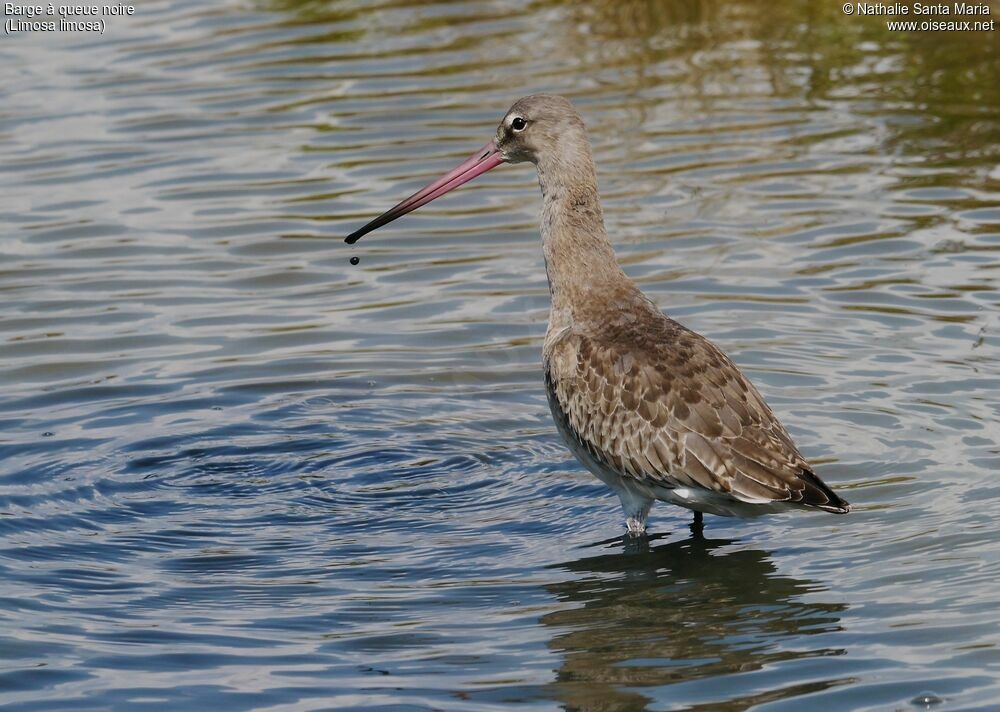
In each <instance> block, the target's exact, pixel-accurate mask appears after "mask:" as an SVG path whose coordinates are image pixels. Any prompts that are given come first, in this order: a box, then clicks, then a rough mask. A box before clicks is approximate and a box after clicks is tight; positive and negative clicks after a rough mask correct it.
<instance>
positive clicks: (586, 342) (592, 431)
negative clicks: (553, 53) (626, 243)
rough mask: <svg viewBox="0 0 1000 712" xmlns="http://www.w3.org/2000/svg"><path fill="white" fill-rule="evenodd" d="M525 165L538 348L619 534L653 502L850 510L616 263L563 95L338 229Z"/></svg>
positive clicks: (575, 445) (564, 423) (528, 100)
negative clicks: (535, 243) (543, 300)
mask: <svg viewBox="0 0 1000 712" xmlns="http://www.w3.org/2000/svg"><path fill="white" fill-rule="evenodd" d="M525 162H526V163H532V164H534V166H535V169H536V172H537V175H538V183H539V186H540V187H541V193H542V207H541V237H542V252H543V255H544V258H545V271H546V275H547V278H548V284H549V293H550V298H551V308H550V311H549V322H548V329H547V331H546V334H545V340H544V342H543V345H542V369H543V374H544V383H545V391H546V395H547V398H548V403H549V407H550V409H551V411H552V417H553V420H554V421H555V424H556V429H557V430H558V431H559V433H560V435H561V436H562V438H563V440H564V441H565V443H566V444H567V446H568V447H569V449H570V450H571V451H572V453H573V454H574V455H575V456H576V458H577V459H578V460H579V461H580V462H581V463H582V464H583V465H584V467H586V469H587V470H589V471H590V472H591V473H593V474H594V475H595V476H596V477H597V478H598V479H599V480H601V481H602V482H603V483H605V484H606V485H607V486H608V487H609V488H610V489H611V490H612V491H613V492H614V493H615V494H617V495H618V498H619V500H620V501H621V507H622V511H623V513H624V516H625V528H626V535H627V536H635V537H639V536H643V535H645V532H646V522H647V519H648V516H649V512H650V509H651V507H652V506H653V504H654V502H656V501H663V502H668V503H671V504H674V505H679V506H681V507H684V508H686V509H689V510H691V511H693V512H694V516H693V520H692V524H691V526H692V528H693V529H695V528H697V529H698V530H700V528H701V527H702V526H703V521H704V520H703V514H705V513H708V514H714V515H720V516H729V517H755V516H758V515H761V514H769V513H773V512H779V511H782V510H787V509H804V510H818V511H824V512H831V513H835V514H846V513H848V512H849V511H850V510H851V506H850V504H849V503H848V502H846V501H845V500H844V499H843V498H841V497H840V496H838V495H837V494H836V493H834V491H833V490H832V489H831V488H830V487H828V486H827V485H826V484H825V483H824V482H823V481H822V480H821V479H820V478H819V477H818V476H817V475H816V473H815V472H814V470H813V467H812V466H811V465H810V464H809V462H808V461H807V460H806V459H805V458H804V457H803V455H802V453H801V452H800V451H799V450H798V448H797V447H796V446H795V444H794V442H792V438H791V436H790V435H789V434H788V431H787V430H786V429H785V428H784V426H783V425H782V424H781V422H780V421H779V420H778V418H777V417H776V416H775V414H774V412H773V411H772V410H771V408H770V407H769V406H768V405H767V403H765V401H764V398H763V397H762V396H761V394H760V392H759V391H758V390H757V389H756V388H755V387H754V386H753V384H752V383H751V382H750V380H749V379H748V378H747V377H746V376H745V375H744V374H743V373H742V372H741V371H740V369H739V368H738V367H737V366H736V364H735V363H734V362H733V361H732V360H731V359H730V358H729V357H728V356H726V355H725V354H724V353H723V352H722V350H720V349H719V348H718V347H717V346H716V345H715V344H713V343H712V342H711V341H709V340H708V339H707V338H705V337H704V336H702V335H700V334H698V333H696V332H695V331H692V330H691V329H689V328H687V327H685V326H683V325H682V324H680V323H679V322H677V321H675V320H674V319H671V318H670V317H669V316H667V315H665V314H664V313H663V312H661V311H660V309H659V307H658V306H657V305H656V304H655V303H654V302H653V301H652V300H651V299H650V298H649V297H647V296H646V295H645V294H643V292H642V291H641V290H640V289H639V287H638V285H637V284H636V283H635V282H634V281H633V280H632V279H631V278H630V277H629V276H628V275H627V274H626V273H625V272H624V270H623V269H622V267H621V265H620V264H619V262H618V260H617V258H616V257H615V252H614V249H613V247H612V244H611V241H610V239H609V237H608V233H607V230H606V228H605V224H604V215H603V211H602V208H601V199H600V195H599V193H598V185H597V170H596V167H595V164H594V159H593V155H592V151H591V146H590V141H589V139H588V137H587V132H586V129H585V127H584V122H583V119H582V118H581V116H580V114H579V112H578V111H577V110H576V108H575V107H574V106H573V104H572V103H571V102H570V101H569V100H568V99H566V98H564V97H562V96H557V95H553V94H533V95H530V96H526V97H523V98H521V99H518V100H517V101H516V102H515V103H514V104H513V105H512V106H511V108H510V109H509V110H508V111H507V113H506V114H505V115H504V117H503V119H502V121H501V122H500V124H499V126H498V127H497V131H496V135H495V136H494V137H493V138H492V139H491V140H490V141H489V142H487V143H486V145H485V146H483V147H482V148H481V149H479V150H478V151H476V152H475V153H474V154H472V156H470V157H469V158H468V159H467V160H466V161H464V162H463V163H461V164H460V165H459V166H457V167H456V168H454V169H453V170H451V171H449V172H447V173H445V174H444V175H443V176H441V177H440V178H439V179H437V180H436V181H434V182H432V183H430V184H428V185H427V186H426V187H424V188H422V189H421V190H419V191H417V192H416V193H414V194H413V195H411V196H410V197H409V198H406V199H405V200H403V201H402V202H400V203H398V204H397V205H396V206H394V207H393V208H391V209H390V210H388V211H386V212H385V213H383V214H382V215H380V216H378V217H377V218H375V219H374V220H372V221H371V222H369V223H368V224H366V225H365V226H364V227H362V228H360V229H358V230H356V231H355V232H353V233H351V234H350V235H348V236H347V237H346V238H345V242H347V243H348V244H354V243H355V242H356V241H357V240H358V239H360V238H361V237H362V236H363V235H365V234H367V233H369V232H371V231H372V230H375V229H377V228H379V227H382V226H384V225H386V224H388V223H390V222H392V221H393V220H396V219H397V218H399V217H401V216H403V215H405V214H407V213H409V212H411V211H413V210H416V209H417V208H419V207H420V206H422V205H426V204H427V203H429V202H431V201H432V200H436V199H437V198H439V197H441V196H442V195H444V194H446V193H448V192H450V191H452V190H453V189H455V188H457V187H458V186H460V185H463V184H464V183H466V182H468V181H470V180H472V179H473V178H475V177H477V176H479V175H482V174H483V173H486V172H487V171H489V170H492V169H493V168H495V167H497V166H499V165H502V164H505V163H510V164H514V163H525Z"/></svg>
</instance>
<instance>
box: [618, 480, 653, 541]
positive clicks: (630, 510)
mask: <svg viewBox="0 0 1000 712" xmlns="http://www.w3.org/2000/svg"><path fill="white" fill-rule="evenodd" d="M618 498H619V499H621V501H622V511H623V512H625V527H626V528H627V529H628V535H629V536H642V535H643V534H645V533H646V517H648V516H649V510H650V508H651V507H652V506H653V499H652V497H647V496H645V495H643V494H641V493H639V492H633V491H632V490H630V489H627V488H622V489H621V490H619V491H618Z"/></svg>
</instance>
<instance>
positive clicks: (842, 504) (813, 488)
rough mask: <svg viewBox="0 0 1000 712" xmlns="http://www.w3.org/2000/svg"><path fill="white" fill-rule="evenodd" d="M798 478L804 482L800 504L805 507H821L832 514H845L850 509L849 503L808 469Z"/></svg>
mask: <svg viewBox="0 0 1000 712" xmlns="http://www.w3.org/2000/svg"><path fill="white" fill-rule="evenodd" d="M799 478H800V479H801V480H802V481H803V482H804V483H805V485H806V487H805V491H803V493H802V504H804V505H806V506H807V507H815V508H816V509H822V510H823V511H824V512H833V513H834V514H847V513H848V512H850V511H851V504H850V502H848V501H847V500H845V499H842V498H841V497H839V496H838V495H837V493H836V492H834V491H833V490H832V489H830V488H829V487H827V486H826V483H825V482H823V480H821V479H820V478H818V477H817V476H816V475H814V474H813V473H812V472H809V471H808V470H806V471H804V472H803V473H802V474H801V475H800V476H799Z"/></svg>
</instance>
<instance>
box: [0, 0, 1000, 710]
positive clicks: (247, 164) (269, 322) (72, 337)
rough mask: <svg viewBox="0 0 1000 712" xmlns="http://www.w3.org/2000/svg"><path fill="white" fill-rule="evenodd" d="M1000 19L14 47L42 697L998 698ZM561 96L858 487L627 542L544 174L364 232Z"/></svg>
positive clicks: (514, 27) (25, 612)
mask: <svg viewBox="0 0 1000 712" xmlns="http://www.w3.org/2000/svg"><path fill="white" fill-rule="evenodd" d="M827 6H828V7H827ZM994 12H995V13H996V12H1000V8H994ZM998 19H1000V18H998ZM998 38H1000V32H994V33H986V34H983V33H979V34H976V33H950V34H949V33H939V34H927V33H925V34H920V33H913V34H905V33H902V34H901V33H895V34H893V33H889V32H887V31H886V29H885V26H884V22H883V20H882V19H880V18H871V17H868V18H859V17H848V16H845V15H843V14H842V12H841V10H840V3H836V4H833V3H813V2H809V1H807V0H801V1H800V2H787V3H764V2H726V3H723V2H676V3H674V2H615V3H613V2H600V1H598V0H585V1H582V2H558V1H549V0H535V1H532V2H527V1H521V0H503V2H500V1H496V0H495V1H492V2H489V1H484V2H465V3H447V2H433V1H431V0H423V1H413V0H409V1H407V0H396V1H391V0H390V1H387V2H360V1H359V2H321V1H319V0H316V1H312V2H300V1H294V0H246V1H245V2H237V1H229V0H227V1H221V2H214V3H203V2H195V1H194V0H176V1H173V0H172V1H170V2H148V3H146V2H144V3H142V4H141V5H140V6H138V7H137V10H136V14H135V16H134V17H132V18H125V19H113V20H111V21H109V23H108V31H107V33H106V34H105V35H104V36H103V37H102V36H99V35H83V34H59V33H54V34H47V35H42V34H22V35H18V36H4V37H2V38H0V67H2V69H0V72H2V76H3V81H2V82H0V99H2V100H0V166H2V170H0V217H2V229H0V386H2V388H0V604H2V605H0V707H2V708H3V709H18V710H21V709H23V710H43V709H67V710H87V709H107V708H113V709H123V708H129V709H133V708H134V709H164V710H178V709H212V710H240V709H250V708H256V709H379V708H382V709H389V708H392V709H447V710H481V709H506V708H508V707H513V706H516V707H528V708H537V709H558V708H566V709H581V710H586V709H594V710H639V709H646V708H648V709H715V710H739V709H745V708H748V707H751V706H756V707H757V708H759V709H767V710H801V709H854V710H865V709H878V710H884V709H915V708H920V709H923V708H928V707H933V709H935V710H946V709H947V710H952V709H986V708H990V707H993V708H994V709H995V708H996V706H997V705H1000V677H998V675H1000V650H998V648H997V645H998V644H1000V624H998V618H1000V616H998V610H1000V585H998V582H1000V534H998V528H997V524H996V510H997V506H998V503H1000V484H998V482H997V479H996V475H997V471H998V470H1000V425H998V418H1000V360H998V355H1000V318H998V306H1000V269H998V264H1000V261H998V258H1000V167H998V161H1000V151H998V146H1000V118H998V117H1000V82H997V77H998V76H1000V52H998V48H1000V41H998ZM537 90H548V91H554V92H559V93H564V94H566V95H568V96H570V97H572V98H573V99H574V101H575V102H576V103H577V104H578V106H579V107H580V109H581V111H582V112H583V114H584V116H585V118H586V120H587V122H588V125H589V127H590V130H591V134H592V138H593V141H594V144H595V152H596V157H597V160H598V162H599V171H600V179H601V188H602V193H603V196H604V201H605V210H606V214H607V221H608V228H609V231H610V233H611V234H612V236H613V239H614V242H615V245H616V248H617V250H618V252H619V256H620V258H621V260H622V262H623V264H624V265H625V269H626V271H627V272H628V273H629V274H631V275H632V276H633V277H635V278H636V279H637V280H639V281H640V282H641V284H642V286H643V288H644V289H645V290H646V291H647V292H648V293H649V294H650V295H651V296H652V297H653V298H654V299H655V300H656V301H657V302H658V303H659V304H660V305H661V306H662V307H663V308H664V309H665V310H666V311H668V312H669V313H671V314H672V315H673V316H675V317H676V318H678V319H680V320H681V321H683V322H684V323H686V324H687V325H689V326H691V327H693V328H695V329H697V330H699V331H701V332H703V333H705V334H707V335H709V336H710V337H711V338H712V339H713V340H714V341H715V342H716V343H718V344H719V345H720V346H722V347H723V348H724V349H725V350H726V351H728V352H729V353H730V354H731V355H732V356H733V358H734V359H735V360H736V361H737V363H739V364H740V365H741V366H742V367H743V368H744V369H745V370H746V371H747V373H748V375H750V377H751V378H752V379H753V380H754V381H755V382H756V383H757V384H758V386H759V388H760V389H761V390H762V391H763V393H764V394H765V395H766V397H767V398H768V400H769V401H770V403H771V404H772V406H773V407H774V409H775V410H776V412H777V413H778V414H779V415H780V417H781V418H782V419H783V420H784V421H785V423H786V425H787V426H788V428H789V429H790V430H791V432H792V433H793V435H794V436H795V438H796V440H797V441H798V443H799V445H800V447H801V449H802V450H803V451H804V452H805V454H806V455H807V456H808V457H810V458H811V459H812V460H813V461H814V462H815V463H816V465H817V469H818V470H819V472H820V473H821V474H822V476H823V478H824V479H825V480H826V481H827V482H828V483H830V484H831V485H832V486H834V487H835V488H836V489H838V491H841V492H842V493H843V494H844V495H845V496H846V497H847V498H848V499H849V500H850V501H851V502H852V503H854V505H855V511H854V512H853V513H852V514H851V515H849V516H847V517H835V516H829V515H807V514H800V515H797V516H776V517H772V518H765V519H761V520H756V521H739V520H729V519H720V518H716V517H707V518H706V527H705V536H704V538H703V539H698V538H692V535H691V533H690V531H689V529H688V526H687V525H688V521H689V518H688V515H687V514H686V513H685V512H683V511H681V510H678V509H674V508H671V507H669V506H667V505H659V506H658V507H657V508H656V509H654V512H653V516H652V519H651V530H652V531H653V532H654V536H653V537H652V538H651V539H650V541H649V542H648V545H645V546H644V545H633V546H629V547H626V546H625V545H624V543H623V542H622V540H621V538H620V535H621V532H622V521H621V515H620V511H619V508H618V504H617V500H616V499H615V498H613V497H612V496H611V495H610V494H609V493H608V492H607V491H606V490H605V489H604V488H603V486H602V485H600V484H599V483H597V481H596V480H594V479H593V478H592V477H591V476H590V475H589V474H587V473H586V472H584V471H583V470H582V469H581V468H580V467H579V466H578V465H577V464H576V463H575V462H574V461H573V460H572V459H571V457H570V455H569V454H568V452H567V450H566V449H565V448H564V447H563V445H562V444H561V443H560V442H559V440H558V436H557V434H556V432H555V429H554V427H553V425H552V424H551V422H550V417H549V413H548V408H547V406H546V403H545V397H544V393H543V389H542V383H541V371H540V363H539V354H540V349H541V339H542V336H543V333H544V330H545V322H546V318H547V309H548V293H547V288H546V283H545V275H544V269H543V266H542V259H541V252H540V249H539V238H538V233H537V222H536V221H537V210H538V204H539V199H538V188H537V185H536V184H535V180H534V174H533V171H532V170H531V169H530V167H528V166H515V167H506V168H503V169H499V170H497V171H494V172H493V173H491V174H490V175H488V176H486V177H484V178H482V179H480V180H479V181H477V182H476V183H474V184H470V185H469V186H466V187H464V188H463V189H462V190H461V191H460V192H457V193H455V194H453V195H451V196H449V197H448V198H447V199H443V200H441V201H439V202H437V203H435V204H434V205H432V206H430V207H428V208H425V209H424V210H422V211H421V212H420V213H417V214H414V215H413V216H410V217H408V218H406V219H404V220H402V221H400V222H398V223H396V224H394V225H393V227H392V228H391V229H386V230H383V231H381V232H380V233H376V234H375V235H373V236H371V237H369V238H366V239H365V240H363V241H361V242H360V243H358V245H356V246H355V247H347V246H345V245H344V244H343V243H342V242H341V239H340V238H341V237H342V236H343V235H344V234H346V233H347V232H348V231H350V230H352V229H354V228H356V227H357V226H359V225H360V224H361V223H362V222H364V221H365V220H366V219H367V218H369V217H371V216H372V215H374V214H375V213H377V212H381V210H383V209H385V208H386V207H388V206H389V205H391V204H392V203H394V202H396V200H398V199H399V198H401V197H403V196H404V195H406V194H408V193H409V192H412V190H414V189H415V188H417V187H418V186H420V185H422V184H423V183H424V182H426V181H427V180H428V179H430V178H432V177H434V176H436V175H437V174H438V173H440V172H441V171H442V170H444V169H446V168H449V167H451V166H452V165H453V164H454V163H456V162H457V161H458V160H460V159H461V158H464V157H465V156H466V155H467V154H468V153H469V152H470V151H472V150H474V149H475V148H476V147H477V146H479V145H481V144H482V143H483V142H484V141H485V140H486V139H487V138H489V136H490V135H491V134H492V132H493V130H494V127H495V126H496V122H497V121H498V119H499V117H500V116H501V115H502V114H503V112H504V111H505V110H506V108H507V106H508V105H509V104H510V103H511V102H512V101H513V100H514V99H515V98H517V97H518V96H520V95H523V94H526V93H529V92H532V91H537ZM352 256H357V257H359V258H360V260H361V261H360V264H359V265H358V266H356V267H352V266H351V265H350V264H349V262H348V259H349V258H350V257H352ZM925 693H933V695H935V696H936V697H937V698H939V699H940V700H941V701H940V702H939V703H938V704H936V705H930V706H928V705H925V704H924V702H922V701H921V700H920V699H919V696H920V695H923V694H925ZM927 699H928V700H929V699H931V698H927ZM925 701H926V700H925Z"/></svg>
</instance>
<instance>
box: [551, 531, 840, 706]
mask: <svg viewBox="0 0 1000 712" xmlns="http://www.w3.org/2000/svg"><path fill="white" fill-rule="evenodd" d="M657 540H658V537H641V538H638V539H632V540H630V539H629V538H628V537H625V538H624V539H615V540H612V541H611V542H602V543H601V544H599V545H597V546H601V547H602V548H605V549H609V550H610V551H609V552H608V553H602V554H598V555H596V556H587V557H585V558H581V559H577V560H575V561H568V562H565V563H562V564H557V565H555V566H554V567H553V568H555V569H558V570H560V571H563V572H568V573H569V574H572V575H571V576H569V577H567V578H566V579H565V580H563V581H560V582H558V583H553V584H549V585H548V586H547V587H546V588H547V589H548V590H549V591H550V592H551V593H552V594H554V595H555V596H556V597H557V598H558V599H559V600H560V601H561V602H562V603H564V604H569V605H567V607H566V608H564V609H563V610H559V611H556V612H554V613H549V614H547V615H545V616H543V617H542V623H543V624H544V625H546V626H551V627H552V628H554V629H556V630H557V631H558V632H556V634H555V635H554V637H553V638H552V639H551V641H550V643H549V647H550V648H551V649H553V650H555V651H557V652H558V653H559V654H560V655H561V656H562V658H563V663H562V665H561V666H560V668H559V669H558V670H557V674H556V679H555V680H554V681H553V682H552V683H551V684H550V686H549V687H550V689H549V693H550V694H551V695H552V696H553V697H555V698H556V699H558V700H560V701H561V702H562V704H563V705H564V707H565V708H566V709H570V710H594V709H601V710H634V709H643V708H645V707H646V705H647V704H648V703H649V702H650V697H648V696H646V695H644V694H642V692H641V691H637V689H636V688H642V687H659V686H665V685H672V684H677V683H682V682H690V681H695V680H699V679H702V678H716V679H720V682H721V678H724V677H725V676H727V675H733V674H735V673H742V672H748V671H753V670H758V669H761V668H763V667H764V666H767V665H770V664H777V663H780V662H784V661H789V660H796V659H802V658H810V657H818V656H826V655H840V654H843V653H844V651H843V650H842V649H834V648H826V647H820V646H810V645H809V641H808V640H807V639H806V636H810V635H815V634H818V633H824V632H830V631H836V630H839V629H840V614H842V613H843V611H845V610H846V609H847V606H846V605H845V604H841V603H819V602H815V601H812V600H809V601H805V600H803V596H804V594H806V593H815V592H818V591H822V590H824V589H823V587H822V586H821V585H820V584H819V583H817V582H815V581H810V580H806V579H798V578H792V577H790V576H785V575H781V574H779V573H778V572H777V570H776V568H775V566H774V564H773V563H772V561H771V559H770V556H769V555H768V553H767V552H765V551H761V550H758V549H748V548H740V547H741V544H740V543H739V542H738V541H735V540H730V539H705V538H704V537H703V536H701V534H700V533H699V532H698V531H695V532H694V535H693V536H692V537H691V538H688V539H686V540H683V541H676V542H671V543H667V544H660V545H657V544H656V542H657ZM570 605H572V607H570ZM845 682H847V681H846V680H838V679H830V680H818V681H816V680H813V681H810V682H808V683H805V684H802V685H795V686H792V687H789V688H783V689H780V690H774V689H772V690H768V691H761V690H760V689H759V687H757V686H756V685H753V684H752V683H746V684H744V685H740V684H737V683H733V685H732V686H731V687H730V688H728V691H727V692H722V691H721V689H720V692H719V695H720V696H722V695H724V696H725V700H726V702H725V705H726V706H725V708H726V709H729V706H730V705H735V707H733V708H734V709H737V708H738V709H744V708H745V707H746V706H748V705H752V704H757V703H760V702H764V701H773V700H776V699H783V698H785V697H791V696H797V695H803V694H808V693H811V692H816V691H819V690H823V689H826V688H829V687H832V686H834V685H838V684H843V683H845ZM741 687H744V688H748V689H745V690H743V691H742V692H741V690H740V689H739V688H741ZM717 701H721V700H717ZM661 702H662V700H661Z"/></svg>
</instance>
